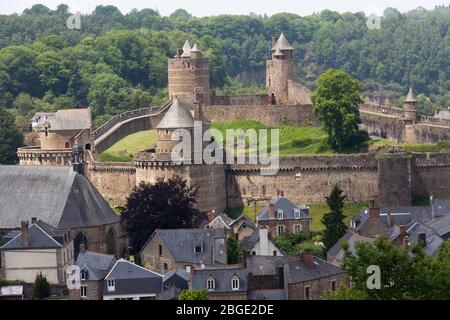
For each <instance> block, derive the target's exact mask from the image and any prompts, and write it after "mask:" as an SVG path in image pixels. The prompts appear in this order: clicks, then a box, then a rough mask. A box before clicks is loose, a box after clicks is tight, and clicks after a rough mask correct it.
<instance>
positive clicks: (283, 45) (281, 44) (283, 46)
mask: <svg viewBox="0 0 450 320" xmlns="http://www.w3.org/2000/svg"><path fill="white" fill-rule="evenodd" d="M276 47H278V48H280V50H281V51H284V50H294V48H293V47H292V46H291V44H290V43H289V41H288V39H287V38H286V37H285V35H284V33H281V35H280V37H279V38H278V41H277V43H276V45H275V47H273V48H272V50H273V51H275V50H276V49H277V48H276Z"/></svg>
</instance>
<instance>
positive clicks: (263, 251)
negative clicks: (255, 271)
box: [259, 228, 270, 256]
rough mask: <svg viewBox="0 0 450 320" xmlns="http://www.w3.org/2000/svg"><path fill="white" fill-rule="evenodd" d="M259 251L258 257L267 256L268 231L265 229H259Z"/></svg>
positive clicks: (268, 253)
mask: <svg viewBox="0 0 450 320" xmlns="http://www.w3.org/2000/svg"><path fill="white" fill-rule="evenodd" d="M259 250H260V252H259V253H260V255H262V256H269V255H270V252H269V230H268V229H266V228H261V229H259Z"/></svg>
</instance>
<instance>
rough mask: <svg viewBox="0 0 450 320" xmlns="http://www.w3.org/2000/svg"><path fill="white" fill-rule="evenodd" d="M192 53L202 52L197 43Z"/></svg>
mask: <svg viewBox="0 0 450 320" xmlns="http://www.w3.org/2000/svg"><path fill="white" fill-rule="evenodd" d="M192 51H195V52H202V51H201V50H200V48H199V47H198V45H197V44H196V43H195V44H194V46H193V47H192V49H191V52H192Z"/></svg>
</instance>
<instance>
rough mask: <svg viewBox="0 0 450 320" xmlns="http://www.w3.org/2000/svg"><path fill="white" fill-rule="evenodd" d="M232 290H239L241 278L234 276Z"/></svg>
mask: <svg viewBox="0 0 450 320" xmlns="http://www.w3.org/2000/svg"><path fill="white" fill-rule="evenodd" d="M231 290H239V277H238V276H233V277H232V278H231Z"/></svg>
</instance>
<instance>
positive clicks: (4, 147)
mask: <svg viewBox="0 0 450 320" xmlns="http://www.w3.org/2000/svg"><path fill="white" fill-rule="evenodd" d="M21 146H23V136H22V134H21V133H20V131H19V129H18V128H17V127H16V125H15V123H14V118H13V117H12V116H11V115H10V114H9V113H8V112H7V111H6V110H3V109H0V164H15V163H16V162H17V160H18V158H17V154H16V152H17V148H19V147H21Z"/></svg>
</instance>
